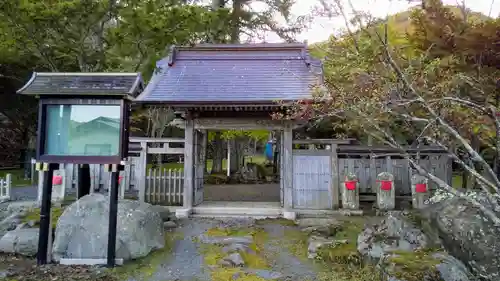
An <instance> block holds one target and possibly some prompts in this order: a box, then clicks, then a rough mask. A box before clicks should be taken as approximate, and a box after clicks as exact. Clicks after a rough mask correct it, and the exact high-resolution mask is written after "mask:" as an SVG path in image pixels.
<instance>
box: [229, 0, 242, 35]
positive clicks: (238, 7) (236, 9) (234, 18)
mask: <svg viewBox="0 0 500 281" xmlns="http://www.w3.org/2000/svg"><path fill="white" fill-rule="evenodd" d="M242 11H243V3H242V1H241V0H233V12H232V14H231V25H232V27H231V34H230V36H231V43H233V44H236V43H239V42H240V29H241V27H240V25H241V20H240V18H241V14H242Z"/></svg>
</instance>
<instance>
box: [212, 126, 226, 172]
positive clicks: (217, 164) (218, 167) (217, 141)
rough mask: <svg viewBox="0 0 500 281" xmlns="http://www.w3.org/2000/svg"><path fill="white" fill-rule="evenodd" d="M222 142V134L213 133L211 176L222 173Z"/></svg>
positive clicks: (218, 132)
mask: <svg viewBox="0 0 500 281" xmlns="http://www.w3.org/2000/svg"><path fill="white" fill-rule="evenodd" d="M223 144H224V142H223V141H222V134H221V132H220V131H217V132H215V136H214V140H213V141H212V147H213V149H214V151H213V156H212V158H213V159H212V171H210V173H212V174H220V173H222V159H223V158H224V147H223Z"/></svg>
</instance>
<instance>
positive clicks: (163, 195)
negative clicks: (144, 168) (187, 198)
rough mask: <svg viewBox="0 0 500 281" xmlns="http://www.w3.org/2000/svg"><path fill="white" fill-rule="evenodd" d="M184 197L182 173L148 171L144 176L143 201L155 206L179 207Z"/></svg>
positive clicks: (175, 171) (177, 170)
mask: <svg viewBox="0 0 500 281" xmlns="http://www.w3.org/2000/svg"><path fill="white" fill-rule="evenodd" d="M183 196H184V171H183V170H181V169H168V170H167V169H163V170H161V169H149V170H148V173H147V176H146V190H145V201H146V202H148V203H151V204H156V205H168V206H180V205H182V203H183Z"/></svg>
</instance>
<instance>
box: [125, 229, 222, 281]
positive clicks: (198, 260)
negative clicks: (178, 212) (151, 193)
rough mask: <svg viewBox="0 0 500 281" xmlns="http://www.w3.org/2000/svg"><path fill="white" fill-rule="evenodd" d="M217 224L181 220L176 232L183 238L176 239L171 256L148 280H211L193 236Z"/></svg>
mask: <svg viewBox="0 0 500 281" xmlns="http://www.w3.org/2000/svg"><path fill="white" fill-rule="evenodd" d="M215 225H216V221H210V220H200V219H197V220H184V221H181V222H180V223H179V226H178V227H177V229H176V232H177V233H180V235H181V237H183V238H182V239H179V240H177V241H176V243H175V245H174V248H173V253H172V255H171V257H169V258H168V260H166V261H165V263H164V264H162V265H161V266H160V268H158V270H157V271H156V272H155V273H154V274H153V276H152V277H151V278H149V279H148V281H165V280H182V281H191V280H210V277H209V272H208V270H207V269H206V268H205V266H204V261H203V256H202V255H201V254H200V253H199V251H198V245H197V243H196V242H195V241H193V238H194V237H197V236H199V235H200V234H202V233H204V232H205V231H207V229H209V228H211V227H213V226H215ZM129 281H140V279H129Z"/></svg>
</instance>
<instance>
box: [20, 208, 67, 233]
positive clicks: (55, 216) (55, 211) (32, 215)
mask: <svg viewBox="0 0 500 281" xmlns="http://www.w3.org/2000/svg"><path fill="white" fill-rule="evenodd" d="M63 212H64V208H61V207H52V208H50V214H51V217H52V228H55V227H56V225H57V221H59V218H60V217H61V215H62V214H63ZM30 221H34V222H35V226H38V225H40V208H35V209H31V210H29V211H28V213H27V214H26V215H25V216H24V217H23V218H22V222H24V223H28V222H30Z"/></svg>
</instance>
